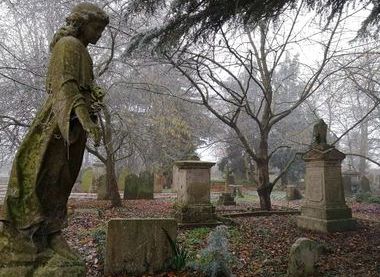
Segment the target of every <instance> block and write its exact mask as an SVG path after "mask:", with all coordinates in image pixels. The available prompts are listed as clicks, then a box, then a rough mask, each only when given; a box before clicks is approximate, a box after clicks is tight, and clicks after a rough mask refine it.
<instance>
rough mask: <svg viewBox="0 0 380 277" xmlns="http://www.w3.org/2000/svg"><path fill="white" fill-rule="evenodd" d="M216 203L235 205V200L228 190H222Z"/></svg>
mask: <svg viewBox="0 0 380 277" xmlns="http://www.w3.org/2000/svg"><path fill="white" fill-rule="evenodd" d="M218 205H224V206H235V205H236V202H235V199H234V197H233V196H232V194H231V193H229V192H223V193H222V194H221V195H220V196H219V199H218Z"/></svg>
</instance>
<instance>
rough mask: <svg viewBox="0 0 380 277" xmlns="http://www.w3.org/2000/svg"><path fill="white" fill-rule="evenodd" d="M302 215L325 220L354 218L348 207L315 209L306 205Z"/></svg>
mask: <svg viewBox="0 0 380 277" xmlns="http://www.w3.org/2000/svg"><path fill="white" fill-rule="evenodd" d="M301 213H302V215H303V216H306V217H312V218H317V219H324V220H334V219H349V218H352V212H351V208H349V207H347V206H346V205H344V206H343V205H342V206H339V207H323V206H322V207H318V206H316V207H315V206H307V205H305V206H303V207H301Z"/></svg>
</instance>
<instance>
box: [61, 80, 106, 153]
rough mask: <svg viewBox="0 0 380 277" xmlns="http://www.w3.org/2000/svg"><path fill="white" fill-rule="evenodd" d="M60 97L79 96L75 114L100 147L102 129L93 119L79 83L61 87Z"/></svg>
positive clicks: (74, 108)
mask: <svg viewBox="0 0 380 277" xmlns="http://www.w3.org/2000/svg"><path fill="white" fill-rule="evenodd" d="M60 95H66V96H67V97H71V96H77V98H76V99H75V100H74V103H73V112H74V113H75V115H76V117H77V118H78V120H79V122H80V124H81V125H82V127H83V129H84V130H85V131H86V132H87V133H88V134H89V135H90V136H91V137H92V138H93V139H94V142H95V145H96V146H97V145H99V143H100V129H99V127H98V125H97V124H96V123H94V121H93V120H92V119H91V116H90V112H89V107H88V105H87V104H86V103H85V101H84V99H83V97H82V96H81V93H80V91H79V88H78V84H77V82H75V81H69V82H66V83H64V84H63V85H62V87H61V91H60Z"/></svg>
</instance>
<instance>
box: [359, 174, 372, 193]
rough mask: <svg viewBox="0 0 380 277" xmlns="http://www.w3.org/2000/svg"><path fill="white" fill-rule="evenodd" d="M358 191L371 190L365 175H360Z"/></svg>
mask: <svg viewBox="0 0 380 277" xmlns="http://www.w3.org/2000/svg"><path fill="white" fill-rule="evenodd" d="M360 192H371V186H370V185H369V180H368V178H367V177H366V176H361V177H360Z"/></svg>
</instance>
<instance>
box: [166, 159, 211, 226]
mask: <svg viewBox="0 0 380 277" xmlns="http://www.w3.org/2000/svg"><path fill="white" fill-rule="evenodd" d="M175 165H176V167H177V168H178V170H176V171H174V172H175V173H176V174H177V175H176V176H173V181H175V182H177V183H176V184H174V187H176V188H177V202H178V207H179V208H178V211H177V217H178V220H179V222H180V223H181V224H185V225H187V224H190V225H192V224H216V223H217V220H216V215H215V207H214V206H213V205H212V204H211V202H210V169H211V167H212V166H214V165H215V163H211V162H203V161H196V160H186V161H177V162H175Z"/></svg>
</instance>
